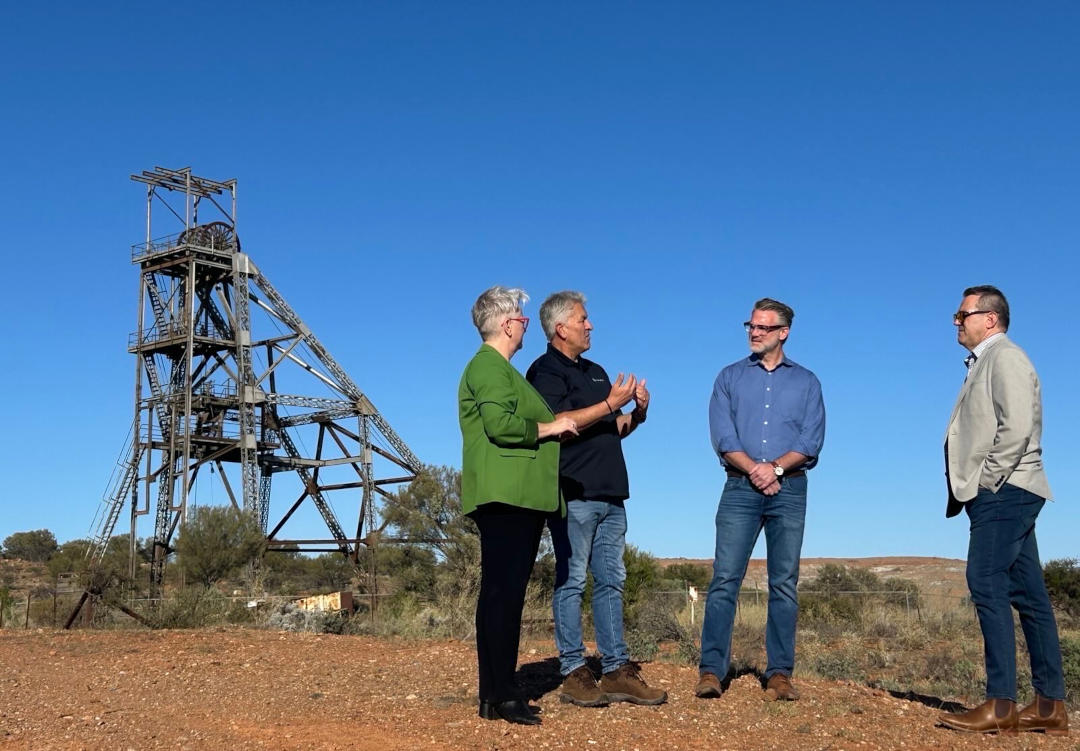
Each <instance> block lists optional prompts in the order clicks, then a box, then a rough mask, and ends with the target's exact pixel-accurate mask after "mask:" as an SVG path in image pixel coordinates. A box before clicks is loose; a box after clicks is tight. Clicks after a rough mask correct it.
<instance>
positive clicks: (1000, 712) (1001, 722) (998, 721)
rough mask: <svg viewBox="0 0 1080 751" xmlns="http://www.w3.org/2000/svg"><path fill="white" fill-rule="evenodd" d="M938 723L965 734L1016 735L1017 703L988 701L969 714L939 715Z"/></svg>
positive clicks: (1004, 700) (968, 712)
mask: <svg viewBox="0 0 1080 751" xmlns="http://www.w3.org/2000/svg"><path fill="white" fill-rule="evenodd" d="M938 721H939V722H941V724H942V725H944V726H945V727H947V728H951V729H953V730H959V731H961V732H964V733H1001V734H1002V735H1016V727H1017V712H1016V702H1015V701H1011V700H1009V699H987V700H986V701H984V702H983V703H982V704H980V705H979V706H977V707H975V709H969V710H968V711H967V712H957V713H956V714H943V715H938Z"/></svg>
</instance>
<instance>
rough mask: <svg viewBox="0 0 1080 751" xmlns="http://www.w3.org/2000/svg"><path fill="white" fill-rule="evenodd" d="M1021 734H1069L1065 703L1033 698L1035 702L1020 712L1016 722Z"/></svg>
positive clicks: (1037, 697)
mask: <svg viewBox="0 0 1080 751" xmlns="http://www.w3.org/2000/svg"><path fill="white" fill-rule="evenodd" d="M1016 724H1017V727H1019V729H1020V732H1021V733H1031V732H1036V731H1040V730H1041V731H1042V732H1044V733H1046V734H1047V735H1068V734H1069V713H1068V712H1066V711H1065V702H1063V701H1061V700H1060V699H1047V698H1046V697H1045V696H1038V695H1036V696H1035V701H1033V702H1031V704H1028V705H1027V706H1026V707H1024V708H1023V709H1021V710H1020V713H1019V714H1018V715H1017V720H1016Z"/></svg>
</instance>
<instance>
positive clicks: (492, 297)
mask: <svg viewBox="0 0 1080 751" xmlns="http://www.w3.org/2000/svg"><path fill="white" fill-rule="evenodd" d="M528 301H529V296H528V295H527V294H525V290H523V289H521V288H520V287H503V286H502V285H499V284H496V285H495V286H494V287H492V288H491V289H486V290H484V291H483V292H481V293H480V297H478V298H476V302H475V303H473V306H472V322H473V326H476V330H477V331H479V332H480V338H481V339H484V340H485V341H486V340H487V339H489V338H490V337H492V336H494V335H495V333H496V332H497V331H498V330H499V324H501V323H502V322H503V320H504V319H505V318H507V317H508V316H512V315H514V313H517V312H518V311H519V310H521V308H522V306H524V305H525V303H527V302H528Z"/></svg>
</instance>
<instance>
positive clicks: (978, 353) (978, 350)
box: [964, 331, 1005, 367]
mask: <svg viewBox="0 0 1080 751" xmlns="http://www.w3.org/2000/svg"><path fill="white" fill-rule="evenodd" d="M1003 336H1005V333H1004V332H1002V331H999V332H998V333H996V334H991V335H990V336H988V337H986V338H985V339H983V340H982V341H981V342H979V343H978V344H976V345H975V349H973V350H971V354H972V355H974V356H975V360H978V359H979V358H980V357H982V355H983V352H985V351H986V349H987V347H989V346H990V345H991V343H993V342H995V341H997V340H998V339H1000V338H1001V337H1003ZM975 360H972V361H971V362H972V364H974V362H975ZM964 362H967V359H966V358H965V360H964ZM968 367H971V366H970V365H969V366H968Z"/></svg>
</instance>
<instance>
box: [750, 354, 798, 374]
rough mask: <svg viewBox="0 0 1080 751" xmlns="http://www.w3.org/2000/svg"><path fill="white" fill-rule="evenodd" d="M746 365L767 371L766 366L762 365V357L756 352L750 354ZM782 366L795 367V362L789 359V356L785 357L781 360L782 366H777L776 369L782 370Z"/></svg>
mask: <svg viewBox="0 0 1080 751" xmlns="http://www.w3.org/2000/svg"><path fill="white" fill-rule="evenodd" d="M746 364H747V365H748V366H749V367H754V366H758V367H760V368H761V369H762V370H764V369H765V366H764V365H762V364H761V357H760V356H758V354H757V353H756V352H751V353H750V356H749V357H747V358H746ZM782 366H787V367H789V368H791V367H794V366H795V361H794V360H792V359H791V358H789V357H788V356H787V355H784V359H783V360H781V361H780V365H777V366H776V367H777V368H780V367H782Z"/></svg>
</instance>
